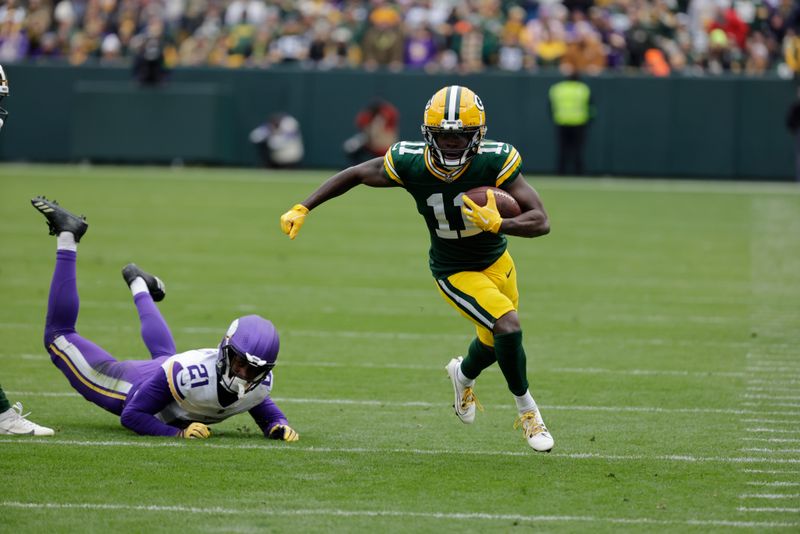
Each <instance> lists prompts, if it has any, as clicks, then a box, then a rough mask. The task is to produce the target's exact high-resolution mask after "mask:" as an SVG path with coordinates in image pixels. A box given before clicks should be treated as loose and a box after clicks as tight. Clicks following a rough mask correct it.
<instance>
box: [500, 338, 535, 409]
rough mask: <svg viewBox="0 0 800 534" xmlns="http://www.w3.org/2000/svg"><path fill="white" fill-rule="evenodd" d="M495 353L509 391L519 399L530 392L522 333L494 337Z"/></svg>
mask: <svg viewBox="0 0 800 534" xmlns="http://www.w3.org/2000/svg"><path fill="white" fill-rule="evenodd" d="M494 353H495V356H497V365H499V366H500V370H501V371H502V372H503V376H504V377H505V378H506V384H508V389H509V390H510V391H511V393H513V394H514V395H516V396H517V397H519V396H521V395H524V394H525V392H526V391H527V390H528V377H527V376H525V375H526V373H525V349H523V348H522V332H511V333H510V334H499V335H495V336H494Z"/></svg>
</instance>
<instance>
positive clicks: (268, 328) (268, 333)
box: [217, 315, 280, 398]
mask: <svg viewBox="0 0 800 534" xmlns="http://www.w3.org/2000/svg"><path fill="white" fill-rule="evenodd" d="M279 349H280V340H279V338H278V331H277V330H276V329H275V326H274V325H273V324H272V323H271V322H270V321H268V320H266V319H264V318H263V317H261V316H259V315H245V316H244V317H239V318H238V319H235V320H234V321H233V322H232V323H231V325H230V326H229V327H228V332H227V333H226V334H225V337H224V338H222V343H220V345H219V357H218V358H217V375H218V376H219V381H220V384H221V385H222V387H223V388H225V389H226V390H228V391H230V392H231V393H236V394H237V395H238V396H239V398H242V397H243V396H244V395H245V393H247V392H249V391H252V390H254V389H255V388H257V387H258V385H259V384H261V382H263V381H264V379H266V378H267V376H268V375H269V373H270V371H272V368H273V367H275V363H276V362H277V360H278V350H279Z"/></svg>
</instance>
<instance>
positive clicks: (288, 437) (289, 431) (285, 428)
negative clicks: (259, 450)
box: [269, 425, 300, 441]
mask: <svg viewBox="0 0 800 534" xmlns="http://www.w3.org/2000/svg"><path fill="white" fill-rule="evenodd" d="M269 439H280V440H283V441H297V440H298V439H300V434H298V433H297V431H296V430H295V429H294V428H292V427H290V426H289V425H275V426H273V427H272V430H270V431H269Z"/></svg>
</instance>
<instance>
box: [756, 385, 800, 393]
mask: <svg viewBox="0 0 800 534" xmlns="http://www.w3.org/2000/svg"><path fill="white" fill-rule="evenodd" d="M745 389H746V390H747V391H768V392H773V393H774V392H776V391H797V387H793V388H776V387H774V386H773V387H763V386H747V387H746V388H745Z"/></svg>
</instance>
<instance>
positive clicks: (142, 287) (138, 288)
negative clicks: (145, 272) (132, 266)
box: [131, 276, 150, 297]
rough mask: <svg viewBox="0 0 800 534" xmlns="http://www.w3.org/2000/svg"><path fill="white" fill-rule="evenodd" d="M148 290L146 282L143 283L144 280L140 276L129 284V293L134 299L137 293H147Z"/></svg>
mask: <svg viewBox="0 0 800 534" xmlns="http://www.w3.org/2000/svg"><path fill="white" fill-rule="evenodd" d="M149 291H150V290H149V289H147V282H145V281H144V278H142V277H141V276H137V277H136V278H134V279H133V282H131V293H133V296H134V297H135V296H136V295H138V294H139V293H148V292H149Z"/></svg>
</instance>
